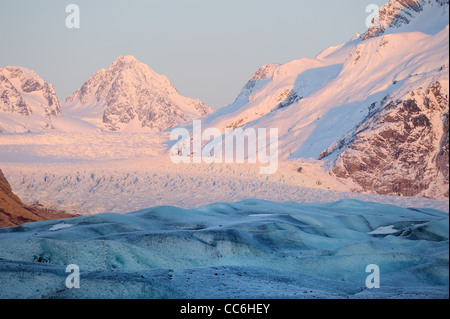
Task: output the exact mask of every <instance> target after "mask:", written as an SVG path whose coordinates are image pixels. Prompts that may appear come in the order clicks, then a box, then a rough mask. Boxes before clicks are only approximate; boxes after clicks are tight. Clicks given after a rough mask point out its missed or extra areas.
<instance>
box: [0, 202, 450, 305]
mask: <svg viewBox="0 0 450 319" xmlns="http://www.w3.org/2000/svg"><path fill="white" fill-rule="evenodd" d="M448 216H449V215H448V214H446V213H443V212H441V211H437V210H433V209H423V208H421V209H414V208H409V209H408V208H401V207H397V206H392V205H384V204H377V203H370V202H361V201H357V200H342V201H339V202H335V203H329V204H298V203H283V204H280V203H272V202H267V201H262V200H245V201H241V202H238V203H218V204H212V205H208V206H204V207H200V208H198V209H181V208H176V207H168V206H165V207H164V206H163V207H155V208H151V209H146V210H141V211H138V212H135V213H130V214H125V215H121V214H99V215H91V216H82V217H77V218H72V219H68V220H64V222H62V221H60V220H59V221H58V220H54V221H44V222H38V223H30V224H25V225H22V226H19V227H14V228H7V229H0V282H1V283H2V284H1V287H0V297H1V298H347V297H350V298H415V297H417V298H448V295H449V293H448V291H449V284H448V283H449V273H448V270H449V241H448V233H449V218H448ZM69 264H76V265H78V266H79V267H80V270H81V279H80V280H81V288H80V289H68V288H67V287H66V286H65V279H66V277H67V276H68V274H67V273H66V272H65V269H66V266H67V265H69ZM369 264H376V265H378V266H379V269H380V288H378V289H377V288H374V289H369V288H367V287H366V284H365V282H366V278H367V276H368V275H369V273H366V267H367V265H369Z"/></svg>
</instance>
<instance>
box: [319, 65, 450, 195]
mask: <svg viewBox="0 0 450 319" xmlns="http://www.w3.org/2000/svg"><path fill="white" fill-rule="evenodd" d="M440 72H447V71H446V70H441V71H440ZM448 103H449V97H448V81H446V80H441V81H434V82H432V83H431V84H429V85H428V86H427V87H425V88H423V89H418V90H415V91H411V92H409V93H408V94H407V95H405V96H404V97H403V98H402V99H395V100H393V99H392V98H391V97H386V98H385V99H384V100H383V101H381V102H380V104H379V105H378V106H377V105H376V104H375V105H372V112H371V113H370V114H369V115H368V116H367V117H366V119H365V120H364V121H363V123H361V124H360V125H359V126H358V127H357V128H356V129H355V130H354V131H353V132H351V133H350V134H348V135H347V136H346V137H345V138H343V139H342V140H340V142H339V143H337V146H335V147H334V149H333V148H332V149H328V150H327V151H325V152H324V153H323V154H322V155H321V158H322V159H323V158H326V157H327V156H330V155H331V154H332V153H333V152H340V154H339V156H338V157H337V160H336V161H335V166H334V168H333V169H332V172H333V173H334V174H335V175H336V176H337V177H339V178H348V179H351V180H353V181H354V182H355V183H356V184H357V185H359V186H360V187H361V190H362V191H366V192H374V193H378V194H384V195H402V196H424V197H434V198H442V197H448V195H449V193H448V187H449V164H448V160H449V155H448V149H449V145H448V139H449V138H448V129H449V124H448V122H449V121H448Z"/></svg>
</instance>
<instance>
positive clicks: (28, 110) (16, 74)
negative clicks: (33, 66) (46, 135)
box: [0, 66, 61, 133]
mask: <svg viewBox="0 0 450 319" xmlns="http://www.w3.org/2000/svg"><path fill="white" fill-rule="evenodd" d="M60 114H61V107H60V103H59V101H58V98H57V97H56V94H55V90H54V88H53V86H52V85H51V84H48V83H47V82H45V81H44V80H43V79H42V78H41V77H40V76H39V75H38V74H36V72H34V71H31V70H28V69H26V68H22V67H17V66H7V67H4V68H0V133H22V132H28V131H43V130H45V129H52V128H53V125H52V120H53V119H55V118H56V117H57V116H59V115H60Z"/></svg>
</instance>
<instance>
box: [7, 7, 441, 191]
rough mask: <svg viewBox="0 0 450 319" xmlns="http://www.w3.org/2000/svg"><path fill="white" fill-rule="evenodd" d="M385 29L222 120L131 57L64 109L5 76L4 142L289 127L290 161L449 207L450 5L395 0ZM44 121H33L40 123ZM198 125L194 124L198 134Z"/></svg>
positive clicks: (262, 78) (364, 187) (17, 74)
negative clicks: (46, 135) (14, 136)
mask: <svg viewBox="0 0 450 319" xmlns="http://www.w3.org/2000/svg"><path fill="white" fill-rule="evenodd" d="M378 18H379V19H378V20H379V22H380V23H379V25H375V26H373V27H371V28H369V29H368V31H367V32H366V33H364V34H356V35H355V37H354V38H353V39H351V40H350V41H348V42H346V43H343V44H341V45H338V46H334V47H330V48H327V49H325V50H324V51H323V52H321V53H320V54H319V55H318V56H317V57H316V58H314V59H309V58H302V59H298V60H294V61H291V62H289V63H286V64H282V65H280V64H266V65H264V66H262V67H261V68H260V69H259V70H258V71H257V72H256V73H255V75H254V76H253V77H252V78H251V79H250V80H249V82H248V83H247V84H246V85H245V87H244V88H243V89H242V91H241V93H240V94H239V96H238V97H237V99H236V100H235V101H234V103H232V104H231V105H229V106H226V107H224V108H222V109H220V110H218V111H216V112H213V111H212V109H211V108H209V107H208V106H206V105H204V104H203V103H202V102H201V101H199V100H192V99H189V98H185V97H182V96H181V95H180V94H179V93H178V92H177V91H176V89H175V88H174V87H173V85H172V84H171V83H170V82H169V80H168V79H167V78H166V77H164V76H162V75H158V74H156V73H155V72H154V71H152V70H151V69H150V68H149V67H148V66H146V65H144V64H142V63H140V62H138V61H137V60H136V59H135V58H133V57H130V56H127V57H119V58H118V59H117V60H116V61H115V62H114V63H113V64H112V65H111V66H110V67H109V68H108V69H106V70H100V71H98V72H96V73H95V74H94V75H93V76H92V77H91V79H89V80H88V81H87V82H86V83H85V84H84V85H83V86H82V87H81V88H80V89H79V90H77V91H76V92H74V93H73V94H72V95H70V96H69V97H67V99H66V101H65V102H64V103H61V105H60V104H59V102H58V100H57V99H56V97H55V93H54V90H53V87H52V86H51V85H49V84H47V83H45V82H44V81H43V80H42V79H41V78H40V77H39V76H37V74H35V73H34V72H32V71H29V70H26V69H23V68H18V67H5V68H2V69H0V132H27V131H33V132H34V131H39V130H41V131H42V130H50V129H56V130H64V127H68V126H69V123H71V125H72V124H73V125H74V126H76V127H79V124H80V123H84V125H85V126H84V127H86V128H89V129H97V130H107V131H122V132H141V131H153V132H159V131H163V130H166V129H168V128H172V127H175V126H177V125H186V123H189V122H190V121H192V120H193V119H196V118H201V117H203V123H202V124H203V125H204V127H205V128H206V127H216V128H219V129H221V130H222V131H223V132H225V130H226V129H230V128H231V129H236V128H243V129H245V128H247V127H254V128H258V127H260V128H278V129H279V150H280V157H281V158H282V159H296V158H302V159H313V160H315V161H318V162H319V163H320V164H321V165H323V166H324V167H326V168H327V169H328V172H329V173H330V174H331V175H334V176H336V177H337V178H342V179H347V180H351V181H353V182H354V185H355V191H365V192H375V193H379V194H386V195H403V196H427V197H434V198H441V197H448V195H449V191H448V183H449V165H448V159H449V150H448V129H449V119H448V103H449V101H448V94H449V53H448V52H449V51H448V50H449V27H448V24H449V1H444V0H391V1H389V2H388V3H387V4H386V5H385V6H383V7H382V8H381V10H380V13H379V16H378ZM32 119H33V120H32ZM187 125H188V126H189V124H187Z"/></svg>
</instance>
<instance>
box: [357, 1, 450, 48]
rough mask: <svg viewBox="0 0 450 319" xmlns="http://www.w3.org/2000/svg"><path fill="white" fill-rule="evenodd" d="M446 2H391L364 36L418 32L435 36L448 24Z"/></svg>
mask: <svg viewBox="0 0 450 319" xmlns="http://www.w3.org/2000/svg"><path fill="white" fill-rule="evenodd" d="M448 5H449V1H448V0H391V1H389V2H388V3H387V4H386V5H384V6H383V7H382V8H380V12H379V15H378V16H377V17H376V18H375V19H374V20H373V21H372V22H373V25H372V26H371V27H370V28H369V30H368V31H367V32H366V33H365V34H364V36H363V39H364V40H366V39H370V38H373V37H376V36H379V35H381V34H388V33H394V32H412V31H420V32H425V33H428V34H435V33H437V32H439V31H441V30H442V29H443V28H445V26H446V19H445V17H446V16H447V23H448Z"/></svg>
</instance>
